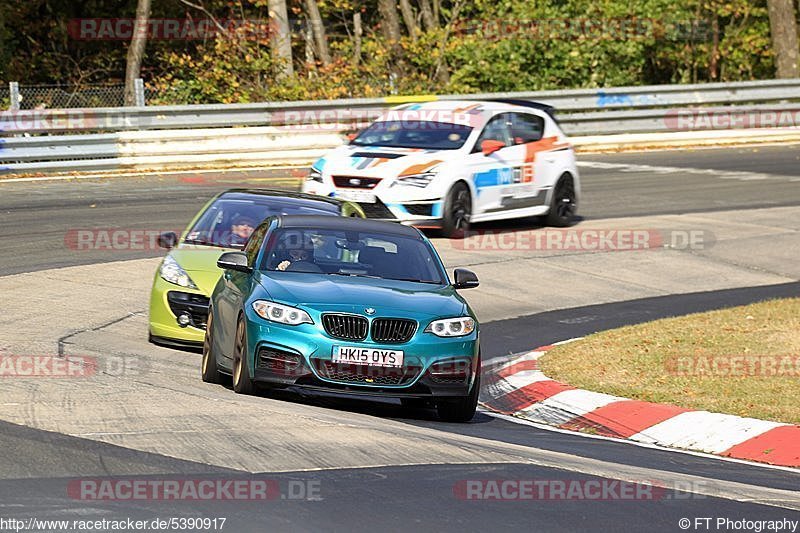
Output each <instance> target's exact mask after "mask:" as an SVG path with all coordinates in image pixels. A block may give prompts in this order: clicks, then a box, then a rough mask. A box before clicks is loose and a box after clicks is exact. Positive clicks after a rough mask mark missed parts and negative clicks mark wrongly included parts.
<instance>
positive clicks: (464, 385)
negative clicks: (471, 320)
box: [248, 317, 479, 398]
mask: <svg viewBox="0 0 800 533" xmlns="http://www.w3.org/2000/svg"><path fill="white" fill-rule="evenodd" d="M264 322H265V321H264V320H263V319H260V318H258V319H257V320H254V319H252V317H248V354H249V357H248V364H249V365H250V369H251V374H250V375H251V376H253V378H254V380H255V381H258V382H260V383H264V384H267V385H270V386H273V387H282V388H285V387H293V388H294V387H299V388H303V389H307V390H313V391H319V392H333V393H346V394H355V395H365V396H380V397H391V398H442V397H445V398H446V397H463V396H466V395H467V394H468V393H469V390H470V387H471V386H472V383H473V381H474V379H475V374H476V372H477V371H478V368H477V361H478V346H479V340H478V334H477V332H473V333H472V334H471V335H467V336H464V337H454V338H440V337H436V336H435V335H433V334H431V333H424V332H423V331H417V333H416V334H415V335H414V337H413V338H412V339H411V340H410V341H409V342H406V343H402V344H378V343H374V342H371V341H362V342H357V341H355V342H354V341H344V340H338V339H333V338H330V337H328V336H327V335H326V334H325V333H324V332H322V331H320V330H319V329H318V326H317V325H315V324H303V325H301V326H283V325H280V324H272V323H268V324H265V323H264ZM423 327H424V326H423ZM420 329H422V328H420ZM337 345H338V346H359V347H369V348H379V349H387V350H403V352H404V362H403V367H402V368H384V367H370V366H365V365H354V364H339V363H333V362H332V361H331V354H332V353H333V348H334V346H337Z"/></svg>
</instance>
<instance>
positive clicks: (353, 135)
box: [345, 132, 358, 142]
mask: <svg viewBox="0 0 800 533" xmlns="http://www.w3.org/2000/svg"><path fill="white" fill-rule="evenodd" d="M356 137H358V132H352V133H348V134H347V135H345V138H346V139H347V142H350V141H352V140H353V139H355V138H356Z"/></svg>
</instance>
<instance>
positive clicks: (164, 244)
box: [158, 231, 178, 250]
mask: <svg viewBox="0 0 800 533" xmlns="http://www.w3.org/2000/svg"><path fill="white" fill-rule="evenodd" d="M176 244H178V235H177V234H176V233H175V232H174V231H167V232H165V233H162V234H161V235H159V236H158V245H159V246H160V247H161V248H166V249H167V250H171V249H172V248H174V247H175V245H176Z"/></svg>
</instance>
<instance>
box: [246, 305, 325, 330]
mask: <svg viewBox="0 0 800 533" xmlns="http://www.w3.org/2000/svg"><path fill="white" fill-rule="evenodd" d="M253 310H254V311H255V312H256V313H257V314H258V316H260V317H261V318H263V319H264V320H269V321H270V322H279V323H281V324H288V325H290V326H297V325H299V324H313V323H314V321H313V320H311V317H310V316H308V313H306V312H305V311H303V310H302V309H298V308H296V307H289V306H288V305H281V304H276V303H275V302H268V301H266V300H256V301H255V302H253Z"/></svg>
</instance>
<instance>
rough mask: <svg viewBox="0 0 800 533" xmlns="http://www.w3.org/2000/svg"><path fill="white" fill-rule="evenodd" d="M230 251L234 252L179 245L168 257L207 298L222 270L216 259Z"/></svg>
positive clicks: (207, 247) (223, 249)
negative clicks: (176, 263) (181, 268)
mask: <svg viewBox="0 0 800 533" xmlns="http://www.w3.org/2000/svg"><path fill="white" fill-rule="evenodd" d="M231 251H236V250H234V249H227V248H215V247H211V246H195V245H191V244H190V245H186V244H181V245H180V246H178V247H177V248H173V249H172V250H170V252H169V255H171V256H172V258H173V259H175V261H177V262H178V264H179V265H180V266H181V267H183V269H184V270H185V271H186V273H187V274H189V277H190V278H192V281H194V283H195V285H197V288H198V289H200V290H201V291H202V292H203V294H205V295H206V296H209V295H211V293H212V291H213V290H214V286H215V285H216V284H217V281H218V280H219V277H220V276H221V275H222V270H220V268H219V267H217V259H219V256H220V255H222V254H223V253H225V252H231Z"/></svg>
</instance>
